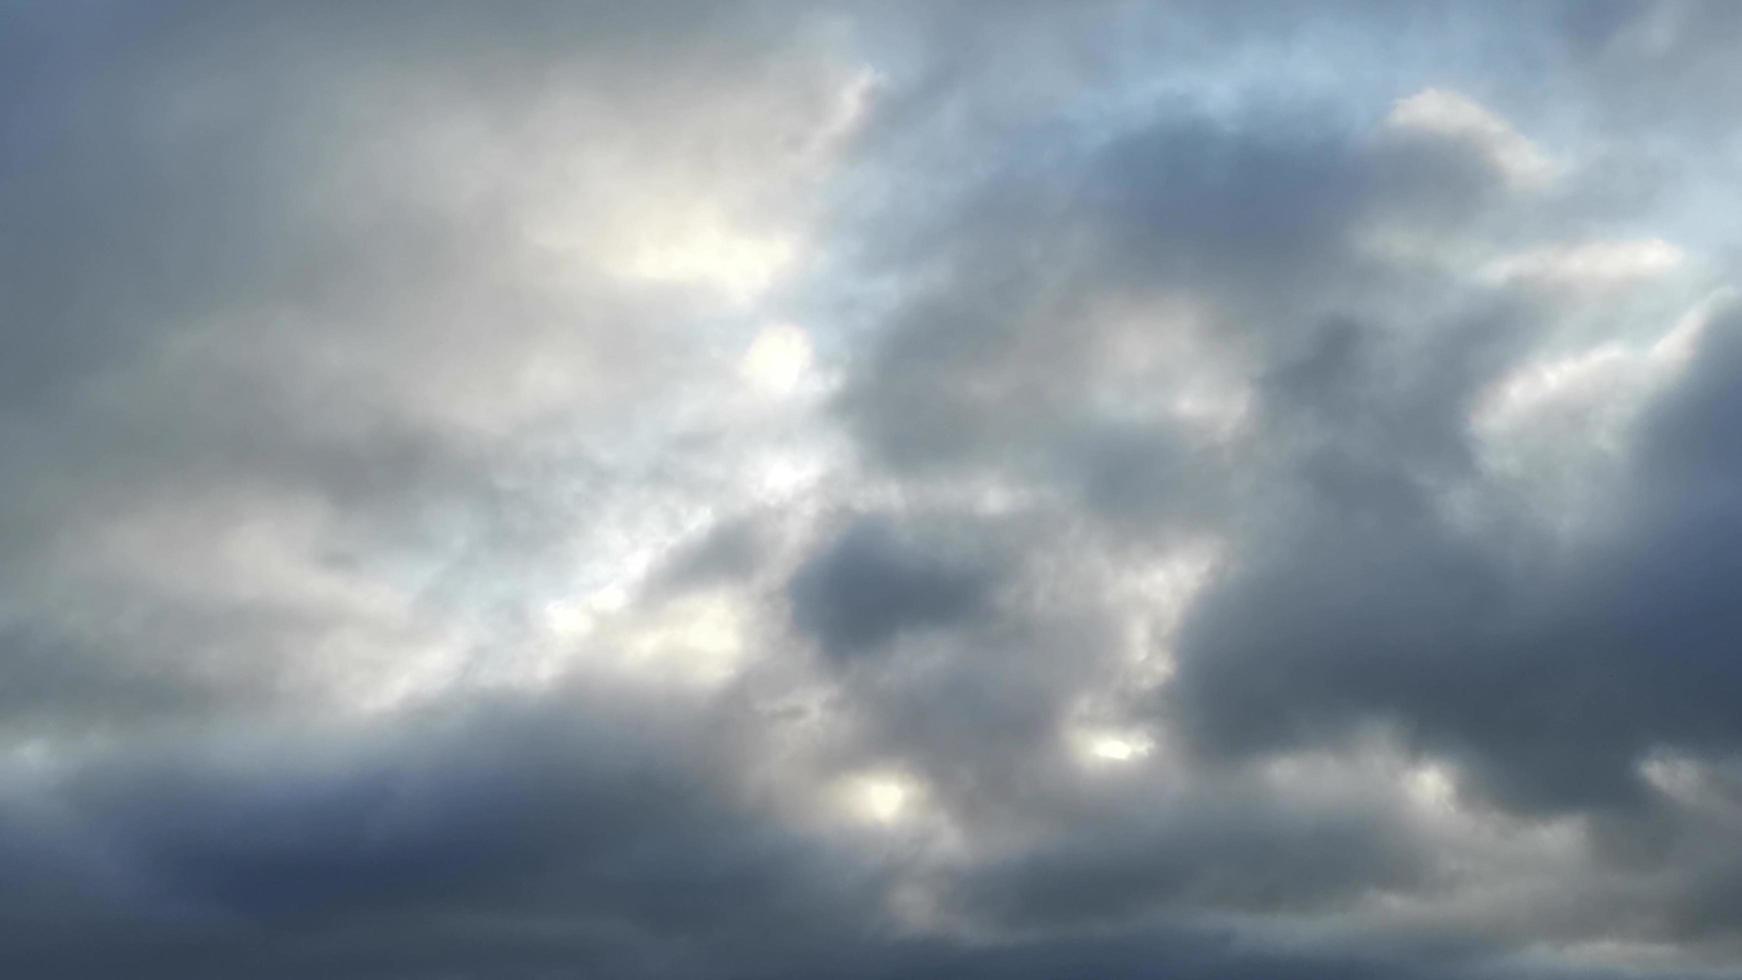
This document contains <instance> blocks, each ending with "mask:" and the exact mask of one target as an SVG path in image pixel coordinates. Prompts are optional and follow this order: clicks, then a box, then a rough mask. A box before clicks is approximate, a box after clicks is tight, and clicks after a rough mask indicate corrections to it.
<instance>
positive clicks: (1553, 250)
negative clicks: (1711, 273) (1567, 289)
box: [1482, 238, 1687, 286]
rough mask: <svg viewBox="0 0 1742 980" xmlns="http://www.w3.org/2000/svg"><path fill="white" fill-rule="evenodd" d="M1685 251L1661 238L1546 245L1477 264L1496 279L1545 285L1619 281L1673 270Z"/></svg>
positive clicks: (1611, 283)
mask: <svg viewBox="0 0 1742 980" xmlns="http://www.w3.org/2000/svg"><path fill="white" fill-rule="evenodd" d="M1686 258H1687V256H1686V254H1685V253H1684V252H1683V251H1682V250H1681V249H1680V248H1677V247H1676V246H1675V245H1673V244H1671V243H1669V242H1666V241H1664V240H1663V239H1661V238H1647V239H1642V240H1638V241H1594V242H1581V243H1578V244H1574V245H1551V246H1548V247H1545V248H1538V249H1532V250H1530V251H1527V252H1519V253H1517V254H1514V255H1507V256H1503V257H1501V258H1499V259H1496V260H1495V261H1493V262H1490V263H1489V264H1488V265H1487V266H1485V267H1483V269H1482V278H1484V279H1486V280H1488V281H1490V282H1496V283H1504V282H1515V281H1527V282H1536V283H1541V284H1544V285H1568V286H1573V285H1577V286H1603V285H1622V284H1625V283H1630V282H1639V281H1643V280H1647V279H1653V278H1656V277H1659V276H1662V275H1665V274H1667V273H1670V272H1673V271H1674V270H1675V269H1677V268H1678V267H1680V266H1681V265H1682V263H1683V262H1684V261H1685V260H1686Z"/></svg>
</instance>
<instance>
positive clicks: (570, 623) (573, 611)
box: [544, 601, 594, 639]
mask: <svg viewBox="0 0 1742 980" xmlns="http://www.w3.org/2000/svg"><path fill="white" fill-rule="evenodd" d="M593 623H594V619H593V614H592V613H591V612H588V611H587V609H586V608H585V606H583V605H582V604H581V603H578V602H568V601H555V602H549V603H546V604H545V607H544V627H545V629H547V630H549V631H550V632H551V633H552V634H553V635H555V636H557V637H560V638H562V639H574V638H577V637H582V636H586V635H587V634H588V633H591V632H592V631H593Z"/></svg>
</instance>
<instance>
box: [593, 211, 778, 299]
mask: <svg viewBox="0 0 1742 980" xmlns="http://www.w3.org/2000/svg"><path fill="white" fill-rule="evenodd" d="M792 253H793V246H792V242H790V241H788V240H787V239H784V238H778V237H773V236H762V235H753V234H747V233H745V232H742V231H739V230H737V229H734V228H731V227H728V226H727V225H726V224H725V223H724V222H723V221H721V220H719V219H718V218H717V217H714V216H710V215H706V214H702V215H696V216H692V218H691V219H690V220H686V221H682V222H674V223H673V227H670V228H669V229H659V230H655V231H649V232H646V233H644V234H643V235H642V236H641V238H640V239H639V240H638V241H637V242H635V243H634V244H633V245H631V246H630V247H629V249H628V251H627V252H626V253H625V255H624V256H623V258H622V259H621V260H619V261H618V262H617V263H616V268H617V271H618V272H619V273H620V274H622V275H624V276H627V277H629V278H634V279H647V280H652V281H656V282H690V283H699V284H704V285H709V286H713V287H715V288H718V289H720V290H721V291H723V292H725V293H727V294H728V295H730V296H732V297H734V298H735V299H738V300H748V299H750V298H751V297H754V296H756V295H757V294H759V293H761V292H762V291H763V290H765V289H767V288H768V286H769V284H770V283H772V282H773V281H774V279H775V277H776V276H778V275H779V274H780V272H781V270H782V269H784V268H785V267H786V265H787V263H788V262H789V261H790V260H791V259H792Z"/></svg>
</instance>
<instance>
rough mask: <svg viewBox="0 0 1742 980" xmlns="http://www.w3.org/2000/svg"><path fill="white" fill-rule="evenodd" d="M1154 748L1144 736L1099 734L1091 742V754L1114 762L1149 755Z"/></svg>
mask: <svg viewBox="0 0 1742 980" xmlns="http://www.w3.org/2000/svg"><path fill="white" fill-rule="evenodd" d="M1153 749H1154V745H1153V744H1152V743H1151V742H1150V741H1149V740H1148V739H1147V738H1143V737H1132V738H1126V737H1123V736H1119V735H1099V736H1096V737H1095V738H1093V739H1091V740H1090V742H1089V754H1090V755H1092V756H1094V757H1095V758H1097V759H1107V760H1110V761H1112V762H1129V761H1130V760H1132V759H1137V758H1141V757H1142V756H1146V755H1148V754H1149V753H1150V752H1151V751H1153Z"/></svg>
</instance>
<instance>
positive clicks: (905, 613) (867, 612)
mask: <svg viewBox="0 0 1742 980" xmlns="http://www.w3.org/2000/svg"><path fill="white" fill-rule="evenodd" d="M912 537H914V534H913V529H908V533H907V534H905V535H904V534H903V533H902V529H900V528H899V527H897V526H895V525H893V524H892V523H891V522H889V521H887V520H881V519H879V518H877V517H863V518H858V519H855V520H853V521H852V522H851V523H849V524H848V525H847V527H846V528H844V529H843V530H842V531H841V532H840V533H839V534H838V535H836V537H835V538H834V540H832V541H830V542H829V543H828V544H827V545H826V546H825V547H824V548H823V549H822V550H821V551H820V552H819V553H818V554H817V555H815V556H814V557H812V558H810V559H809V560H807V561H806V562H805V564H804V565H802V566H801V567H800V568H799V569H798V572H797V574H795V575H794V576H793V579H792V582H791V584H790V585H789V586H788V594H789V595H790V597H791V600H792V603H793V619H794V621H795V623H796V624H797V625H798V627H799V628H800V629H802V630H804V631H805V632H807V633H810V634H811V635H813V636H815V637H816V638H817V640H818V642H819V643H821V644H822V647H823V650H824V651H825V652H826V653H828V654H829V655H830V656H834V657H852V656H854V655H857V654H862V653H865V652H867V651H869V650H872V649H874V648H875V647H877V646H879V645H880V644H882V643H884V642H885V641H888V640H890V639H893V638H894V637H895V636H897V635H898V634H900V633H902V632H904V631H907V630H914V629H923V628H926V627H935V626H941V625H946V624H949V623H952V622H956V621H960V620H962V619H965V618H968V617H971V616H974V615H975V614H977V613H978V612H979V611H980V610H981V607H982V606H983V605H984V604H985V602H986V601H987V599H988V592H989V590H990V588H991V585H992V580H993V577H994V573H993V570H992V569H990V568H988V567H985V566H977V565H974V564H970V563H968V562H965V561H964V560H963V559H961V558H959V557H953V556H950V555H947V554H945V555H939V554H936V553H933V552H932V551H930V550H929V549H928V547H927V544H926V543H925V542H924V541H916V540H912ZM904 538H906V539H907V540H904Z"/></svg>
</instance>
